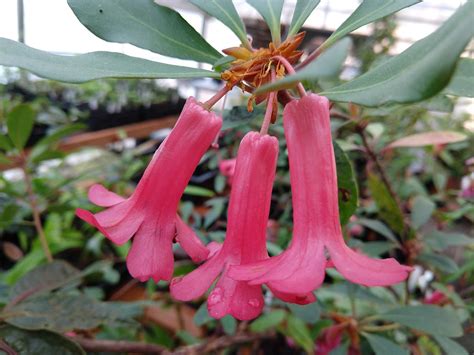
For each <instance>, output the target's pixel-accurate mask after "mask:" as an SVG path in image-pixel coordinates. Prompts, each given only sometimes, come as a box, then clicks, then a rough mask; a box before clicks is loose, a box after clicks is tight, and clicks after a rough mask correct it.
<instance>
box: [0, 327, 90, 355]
mask: <svg viewBox="0 0 474 355" xmlns="http://www.w3.org/2000/svg"><path fill="white" fill-rule="evenodd" d="M0 339H2V340H3V341H4V342H5V343H6V344H7V345H8V346H10V347H11V348H12V349H13V350H15V351H16V352H17V353H18V354H19V355H22V354H25V355H26V354H28V355H43V354H61V355H85V354H86V353H85V352H84V350H82V348H81V347H80V346H79V345H77V344H76V343H75V342H73V341H72V340H70V339H68V338H66V337H64V336H62V335H60V334H57V333H53V332H49V331H46V330H40V331H29V330H23V329H19V328H16V327H12V326H11V325H3V326H1V327H0Z"/></svg>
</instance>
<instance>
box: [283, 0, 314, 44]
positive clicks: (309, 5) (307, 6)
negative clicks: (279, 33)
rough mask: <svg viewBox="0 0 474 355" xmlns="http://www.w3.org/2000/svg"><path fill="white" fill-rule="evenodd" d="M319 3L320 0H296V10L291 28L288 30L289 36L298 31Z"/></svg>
mask: <svg viewBox="0 0 474 355" xmlns="http://www.w3.org/2000/svg"><path fill="white" fill-rule="evenodd" d="M319 3H320V0H298V1H297V2H296V7H295V12H294V13H293V18H292V19H291V25H290V29H289V31H288V37H291V36H293V35H295V34H297V33H298V31H299V30H300V28H301V27H303V25H304V23H305V21H306V20H307V19H308V17H309V16H310V15H311V13H312V12H313V10H314V9H315V8H316V6H318V4H319Z"/></svg>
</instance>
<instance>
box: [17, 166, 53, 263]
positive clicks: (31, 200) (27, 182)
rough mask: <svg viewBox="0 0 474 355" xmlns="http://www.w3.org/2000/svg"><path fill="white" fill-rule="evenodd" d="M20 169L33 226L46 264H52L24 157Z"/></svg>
mask: <svg viewBox="0 0 474 355" xmlns="http://www.w3.org/2000/svg"><path fill="white" fill-rule="evenodd" d="M21 167H22V170H23V174H24V176H25V185H26V193H27V196H28V202H29V204H30V208H31V211H32V213H33V222H34V225H35V229H36V232H37V233H38V237H39V240H40V243H41V247H42V248H43V252H44V255H45V256H46V259H47V260H48V262H52V261H53V255H52V254H51V250H50V249H49V245H48V240H47V239H46V234H45V233H44V229H43V225H42V223H41V216H40V212H39V209H38V204H37V203H36V195H35V193H34V191H33V183H32V182H31V176H30V173H29V171H28V167H27V166H26V158H25V157H23V163H22V166H21Z"/></svg>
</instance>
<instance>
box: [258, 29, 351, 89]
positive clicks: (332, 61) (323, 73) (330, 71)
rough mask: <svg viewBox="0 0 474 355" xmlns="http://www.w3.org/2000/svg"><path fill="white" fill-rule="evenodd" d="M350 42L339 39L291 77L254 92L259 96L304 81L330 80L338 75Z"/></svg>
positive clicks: (349, 40)
mask: <svg viewBox="0 0 474 355" xmlns="http://www.w3.org/2000/svg"><path fill="white" fill-rule="evenodd" d="M351 45H352V40H351V39H350V38H349V37H346V38H343V39H341V40H340V41H339V42H338V43H337V44H336V45H334V47H332V48H330V49H328V50H327V51H326V52H324V53H323V54H321V55H320V56H319V57H318V58H317V59H316V60H314V61H313V62H311V63H310V64H308V65H307V66H306V67H304V68H303V69H301V70H299V71H298V72H296V73H295V74H293V75H288V76H285V77H284V78H283V79H280V80H277V81H275V82H273V83H271V84H267V85H263V86H261V87H260V88H258V89H257V90H256V91H255V94H261V93H264V92H267V91H272V90H282V89H289V88H292V87H294V86H295V85H296V84H297V83H298V82H300V81H304V80H309V81H313V80H318V79H325V78H332V77H334V76H336V75H338V74H339V73H340V71H341V69H342V65H343V64H344V61H345V60H346V57H347V54H348V53H349V48H350V47H351Z"/></svg>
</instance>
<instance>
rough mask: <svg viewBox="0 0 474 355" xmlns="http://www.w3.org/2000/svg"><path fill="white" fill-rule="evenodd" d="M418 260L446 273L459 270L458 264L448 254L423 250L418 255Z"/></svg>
mask: <svg viewBox="0 0 474 355" xmlns="http://www.w3.org/2000/svg"><path fill="white" fill-rule="evenodd" d="M418 260H419V261H421V262H424V263H426V265H429V266H430V267H431V268H433V267H435V268H436V269H439V270H441V271H443V272H445V273H447V274H452V273H455V272H457V271H458V270H459V267H458V265H457V264H456V263H455V262H454V260H453V259H451V258H450V257H449V256H446V255H442V254H435V253H429V252H424V253H421V254H420V255H418Z"/></svg>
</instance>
